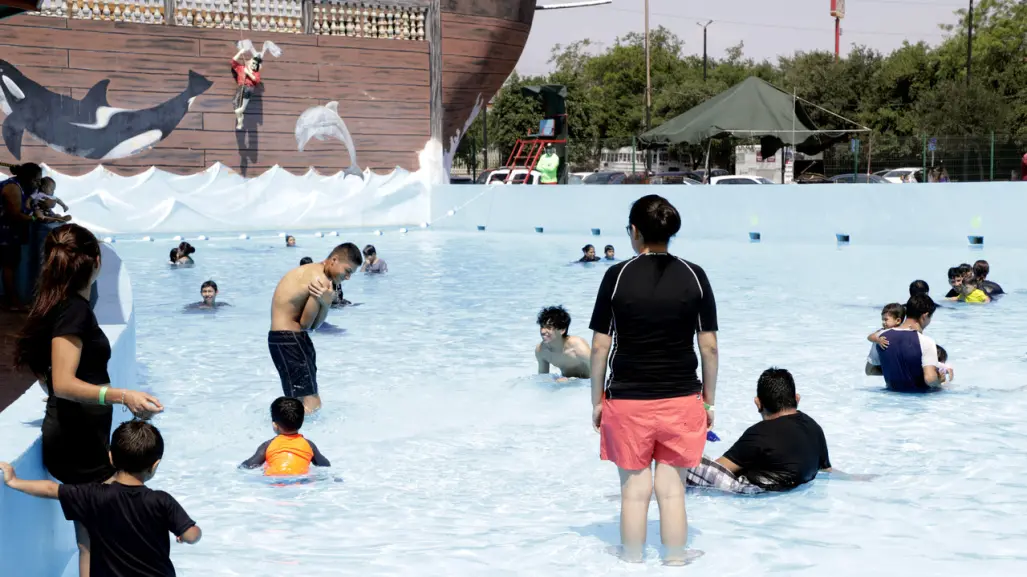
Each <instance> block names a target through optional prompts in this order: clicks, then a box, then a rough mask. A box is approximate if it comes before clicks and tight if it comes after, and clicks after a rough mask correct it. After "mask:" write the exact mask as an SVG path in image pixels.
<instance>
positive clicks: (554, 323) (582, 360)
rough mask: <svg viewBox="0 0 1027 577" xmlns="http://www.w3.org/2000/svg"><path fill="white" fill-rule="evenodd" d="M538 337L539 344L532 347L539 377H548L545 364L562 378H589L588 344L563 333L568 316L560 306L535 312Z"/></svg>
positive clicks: (569, 325)
mask: <svg viewBox="0 0 1027 577" xmlns="http://www.w3.org/2000/svg"><path fill="white" fill-rule="evenodd" d="M538 326H539V334H540V335H541V336H542V342H541V343H539V345H538V346H537V347H535V359H537V360H538V372H539V374H540V375H546V374H549V365H553V366H555V367H556V368H558V369H560V372H561V373H563V377H564V378H565V379H568V378H571V379H574V378H577V379H587V378H589V377H590V376H591V366H592V364H591V362H590V360H589V359H590V356H591V354H592V351H591V349H590V348H589V346H588V343H587V342H585V339H583V338H581V337H572V336H569V335H568V334H567V329H569V328H570V327H571V315H569V314H567V311H566V310H564V308H563V307H559V306H557V307H547V308H544V309H542V311H541V312H539V313H538Z"/></svg>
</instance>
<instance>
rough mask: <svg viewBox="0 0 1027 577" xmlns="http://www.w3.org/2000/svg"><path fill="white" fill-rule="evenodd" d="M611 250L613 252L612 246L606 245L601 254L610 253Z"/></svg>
mask: <svg viewBox="0 0 1027 577" xmlns="http://www.w3.org/2000/svg"><path fill="white" fill-rule="evenodd" d="M611 250H613V245H612V244H608V245H606V247H605V248H604V249H603V252H610V251H611Z"/></svg>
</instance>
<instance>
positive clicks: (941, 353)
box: [935, 345, 949, 363]
mask: <svg viewBox="0 0 1027 577" xmlns="http://www.w3.org/2000/svg"><path fill="white" fill-rule="evenodd" d="M935 346H936V347H938V362H939V363H947V362H948V360H949V353H948V351H946V350H945V349H944V348H943V347H942V346H941V345H935Z"/></svg>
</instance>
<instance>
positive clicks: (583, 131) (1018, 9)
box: [465, 0, 1027, 169]
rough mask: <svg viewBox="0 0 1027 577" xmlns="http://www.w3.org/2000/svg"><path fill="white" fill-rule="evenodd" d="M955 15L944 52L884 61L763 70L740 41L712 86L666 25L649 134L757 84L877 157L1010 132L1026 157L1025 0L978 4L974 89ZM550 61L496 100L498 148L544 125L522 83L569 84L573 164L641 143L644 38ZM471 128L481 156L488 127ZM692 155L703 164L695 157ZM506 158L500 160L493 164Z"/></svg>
mask: <svg viewBox="0 0 1027 577" xmlns="http://www.w3.org/2000/svg"><path fill="white" fill-rule="evenodd" d="M956 14H957V15H959V16H960V20H959V22H958V23H957V24H955V25H952V26H948V27H943V29H944V30H946V31H947V32H948V35H947V38H946V39H945V40H944V41H943V42H942V43H941V44H940V45H938V46H929V45H927V44H925V43H922V42H921V43H917V44H909V43H906V44H904V45H903V46H902V47H900V48H898V49H897V50H895V51H893V52H892V53H890V54H887V55H885V54H881V53H880V52H878V51H876V50H873V49H871V48H867V47H864V46H856V47H854V48H853V49H852V50H851V52H850V53H849V54H848V55H847V56H846V57H844V58H843V59H841V60H840V61H838V62H836V61H835V58H834V54H832V53H829V52H824V51H813V52H799V53H796V54H794V55H792V56H788V57H783V58H780V59H778V61H777V62H775V63H771V62H768V61H762V62H756V61H754V60H752V59H746V58H744V56H743V52H744V50H743V49H744V47H743V46H742V45H741V44H739V45H738V46H735V47H732V48H730V49H729V50H728V51H727V53H726V54H725V56H724V57H722V58H716V59H710V62H709V65H710V67H709V78H708V80H707V81H705V82H704V81H703V70H702V56H701V54H700V55H698V56H696V55H689V54H686V53H685V46H684V42H683V41H682V40H681V39H680V38H678V37H677V36H676V35H675V34H674V33H673V32H671V31H670V30H668V29H666V28H663V27H660V28H657V29H656V30H654V31H653V32H652V33H651V37H650V42H651V47H650V48H651V50H650V53H651V74H652V87H653V92H652V109H651V116H652V121H651V126H658V125H660V124H661V123H663V122H665V121H667V120H669V119H671V118H674V117H675V116H677V115H679V114H682V113H684V112H685V111H687V110H688V109H690V108H692V107H694V106H696V105H698V104H700V103H702V102H703V101H705V100H706V99H708V98H710V97H711V96H713V95H715V94H717V93H719V92H721V91H723V90H725V89H727V88H729V87H730V86H732V85H734V84H737V83H739V82H741V81H742V80H744V79H745V78H747V77H749V76H758V77H760V78H763V79H764V80H767V81H768V82H771V83H772V84H774V85H776V86H778V87H779V88H781V89H782V90H785V91H787V92H793V91H794V92H795V94H796V95H797V96H798V97H799V98H802V99H803V100H806V101H809V102H812V103H814V104H816V105H817V106H819V107H822V108H823V109H826V110H828V111H830V113H828V112H824V111H823V110H820V109H817V108H814V107H809V106H807V110H808V111H809V112H810V115H811V117H812V118H813V120H814V122H816V123H817V124H818V126H820V127H821V128H825V129H829V128H851V127H852V124H848V123H846V122H844V121H843V120H841V119H840V118H839V116H840V117H844V118H847V119H850V120H853V121H855V122H857V123H859V124H861V125H863V126H867V127H869V128H871V129H873V131H874V137H873V140H874V151H875V154H880V155H882V157H891V156H895V157H900V156H903V155H918V154H920V151H921V148H922V142H923V140H924V138H925V137H926V136H928V135H930V136H953V137H955V136H976V137H981V138H985V139H987V138H990V134H991V133H992V132H993V131H994V132H996V133H999V134H1002V135H1008V137H1004V138H1005V140H1004V141H1003V142H1000V145H1002V146H1006V147H1008V148H1010V149H1013V148H1016V147H1021V148H1022V146H1023V145H1024V143H1027V2H1020V1H1018V0H981V1H980V2H979V5H978V6H977V7H976V9H975V14H974V41H973V49H974V50H973V64H972V67H973V69H972V80H971V81H969V82H968V80H967V70H966V64H967V63H966V55H967V46H966V42H967V24H968V22H967V18H966V10H965V9H964V10H959V11H957V12H956ZM550 64H551V65H552V67H553V72H552V73H551V74H549V75H547V76H544V77H534V78H522V77H520V76H518V75H517V74H514V75H512V76H511V77H510V79H509V80H508V81H507V83H506V84H505V85H504V87H503V89H502V90H501V91H500V93H499V94H498V95H497V96H496V98H495V106H494V108H493V110H492V112H491V113H490V115H489V139H490V140H491V141H492V145H493V146H498V147H499V148H500V149H501V150H503V151H504V153H505V154H509V151H510V149H511V148H512V147H513V145H514V143H515V142H516V140H517V138H519V137H521V136H522V135H525V134H528V133H529V132H530V131H533V130H534V129H535V128H537V126H538V120H539V118H540V117H541V105H540V104H539V103H537V102H535V101H534V100H533V99H530V98H525V97H523V96H521V95H520V88H521V86H523V85H525V84H564V85H566V86H567V88H568V115H569V121H570V138H571V147H570V156H571V158H570V160H571V164H572V166H575V167H580V168H589V169H591V168H595V166H596V165H597V163H598V158H599V153H600V151H601V150H602V148H603V147H604V146H606V147H608V148H615V147H617V146H628V145H630V142H631V137H632V136H634V135H638V134H640V133H642V132H644V131H645V129H646V122H645V109H646V107H645V82H646V74H645V49H644V37H643V35H641V34H637V33H631V34H628V35H626V36H624V37H623V38H618V39H617V40H616V42H614V44H613V45H611V46H609V47H607V48H605V49H602V50H600V49H599V47H598V46H597V45H595V44H594V43H592V42H590V41H588V40H584V41H581V42H575V43H573V44H570V45H568V46H560V45H557V46H555V47H554V48H553V52H552V58H551V60H550ZM831 113H833V114H831ZM836 115H837V116H836ZM471 130H472V134H477V135H478V136H477V137H476V138H477V139H478V140H477V141H476V142H477V144H476V146H477V147H478V149H479V150H480V147H481V142H480V134H481V125H480V124H479V123H476V128H472V129H471ZM475 130H476V131H477V132H475ZM465 140H466V139H465ZM685 148H688V147H685ZM692 152H693V155H694V156H695V158H699V157H700V156H701V154H700V153H699V152H700V151H699V150H698V149H695V148H692ZM504 160H505V156H504V158H502V159H492V165H493V166H495V165H496V164H497V163H499V162H503V161H504Z"/></svg>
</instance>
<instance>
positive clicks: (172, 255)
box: [168, 248, 178, 263]
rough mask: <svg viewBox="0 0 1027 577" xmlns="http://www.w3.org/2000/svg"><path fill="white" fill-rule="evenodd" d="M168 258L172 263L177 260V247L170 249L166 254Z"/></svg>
mask: <svg viewBox="0 0 1027 577" xmlns="http://www.w3.org/2000/svg"><path fill="white" fill-rule="evenodd" d="M168 258H169V259H171V262H173V263H175V262H178V249H177V248H173V249H171V253H170V254H169V255H168Z"/></svg>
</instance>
